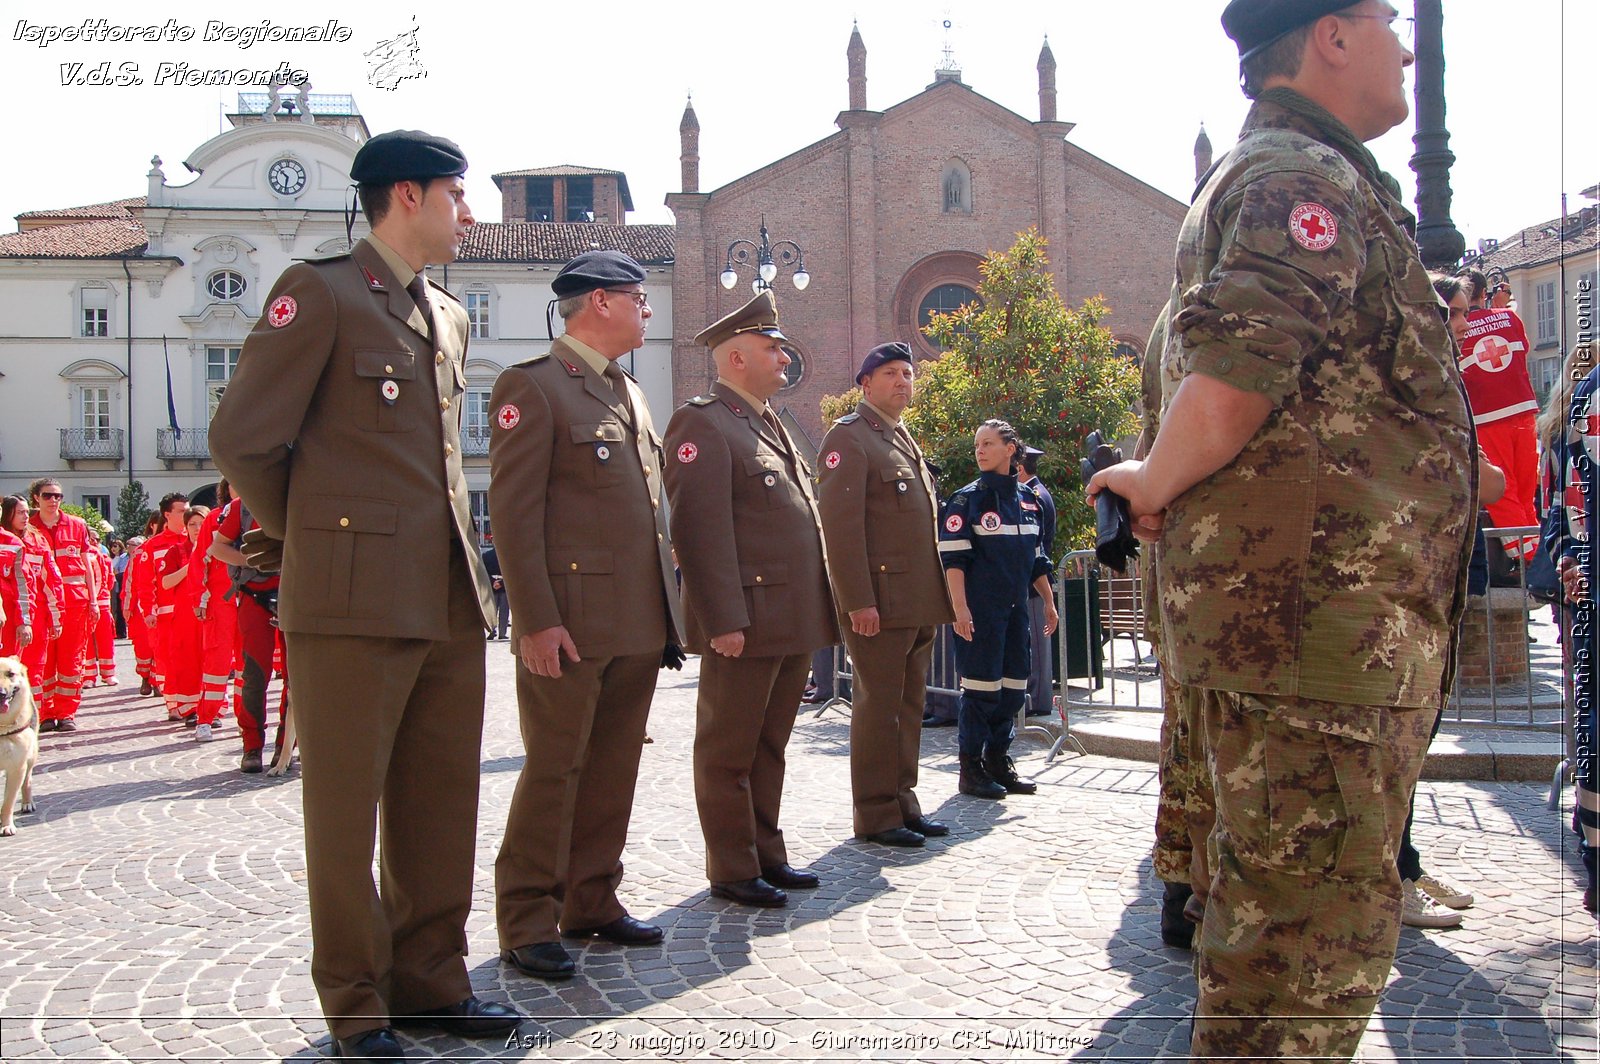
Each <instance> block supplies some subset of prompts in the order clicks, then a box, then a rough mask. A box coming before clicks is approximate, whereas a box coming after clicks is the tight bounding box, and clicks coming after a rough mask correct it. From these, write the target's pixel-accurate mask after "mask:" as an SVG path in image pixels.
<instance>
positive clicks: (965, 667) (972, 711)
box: [955, 600, 1030, 757]
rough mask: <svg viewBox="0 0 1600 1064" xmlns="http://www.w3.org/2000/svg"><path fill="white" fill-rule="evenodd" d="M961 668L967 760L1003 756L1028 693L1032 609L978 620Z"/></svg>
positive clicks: (960, 644) (961, 741)
mask: <svg viewBox="0 0 1600 1064" xmlns="http://www.w3.org/2000/svg"><path fill="white" fill-rule="evenodd" d="M955 643H956V668H957V669H959V670H960V672H961V706H960V709H959V710H958V713H957V717H956V741H957V744H958V745H959V748H960V751H961V754H962V756H963V757H965V756H969V755H970V756H977V755H979V754H982V753H983V752H984V749H985V748H988V749H989V750H992V751H994V752H995V753H997V754H1000V753H1004V752H1005V751H1006V750H1007V749H1009V748H1010V746H1011V738H1012V735H1013V733H1014V731H1015V727H1016V717H1017V713H1018V712H1019V711H1020V710H1021V709H1022V696H1023V694H1024V693H1025V692H1026V691H1027V689H1028V678H1029V673H1030V669H1029V660H1030V654H1029V648H1028V603H1027V601H1026V600H1024V601H1022V602H1020V603H1018V604H1016V605H1015V606H1012V607H1011V608H1010V609H1008V610H1006V611H1005V612H1004V613H998V614H991V615H986V616H979V615H976V614H974V616H973V632H972V641H971V642H968V641H967V640H965V639H961V638H959V637H958V638H957V639H956V641H955Z"/></svg>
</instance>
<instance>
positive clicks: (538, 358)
mask: <svg viewBox="0 0 1600 1064" xmlns="http://www.w3.org/2000/svg"><path fill="white" fill-rule="evenodd" d="M549 357H550V352H548V351H542V352H540V353H539V354H537V355H534V356H533V357H532V358H525V359H523V360H522V361H521V362H514V363H512V365H514V366H532V365H536V364H538V363H540V362H544V361H546V360H547V359H549Z"/></svg>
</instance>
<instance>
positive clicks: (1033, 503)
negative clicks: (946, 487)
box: [939, 473, 1050, 617]
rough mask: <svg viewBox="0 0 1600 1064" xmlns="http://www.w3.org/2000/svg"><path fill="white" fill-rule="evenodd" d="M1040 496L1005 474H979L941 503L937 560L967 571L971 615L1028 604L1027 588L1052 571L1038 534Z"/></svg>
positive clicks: (968, 601) (984, 614)
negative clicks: (942, 508)
mask: <svg viewBox="0 0 1600 1064" xmlns="http://www.w3.org/2000/svg"><path fill="white" fill-rule="evenodd" d="M1039 514H1040V507H1039V496H1038V495H1037V494H1035V493H1034V491H1033V489H1032V488H1026V487H1023V486H1021V485H1019V484H1018V483H1017V481H1016V478H1015V477H1011V476H1007V475H1006V474H1004V473H983V474H981V475H980V476H979V477H978V479H977V480H974V481H973V482H972V483H971V484H968V485H967V486H966V487H964V488H962V489H960V490H959V491H957V492H956V493H955V494H953V495H951V496H950V498H949V499H947V500H946V501H945V504H944V512H943V513H942V514H941V515H940V519H939V558H940V560H941V561H942V562H943V563H944V567H945V568H946V569H960V570H962V571H963V572H965V573H966V574H967V608H968V609H970V610H971V611H972V615H973V616H974V617H979V616H994V615H995V614H1003V613H1005V612H1007V611H1008V610H1010V609H1011V608H1012V607H1014V606H1016V605H1018V604H1021V605H1023V606H1026V605H1027V602H1028V588H1029V587H1030V586H1031V585H1032V584H1033V582H1034V580H1036V579H1038V578H1039V577H1040V576H1045V575H1048V574H1049V572H1050V559H1049V558H1047V557H1046V556H1045V553H1044V545H1043V543H1042V542H1041V540H1040V538H1039V527H1040V526H1039Z"/></svg>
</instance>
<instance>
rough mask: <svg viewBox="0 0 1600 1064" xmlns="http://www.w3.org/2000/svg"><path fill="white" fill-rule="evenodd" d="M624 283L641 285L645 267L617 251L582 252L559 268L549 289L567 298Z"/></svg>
mask: <svg viewBox="0 0 1600 1064" xmlns="http://www.w3.org/2000/svg"><path fill="white" fill-rule="evenodd" d="M623 284H644V267H643V266H640V265H639V264H638V263H637V262H635V261H634V260H633V259H632V258H631V257H630V256H628V255H624V254H623V253H622V252H620V251H585V252H584V253H583V254H581V255H578V256H577V257H575V258H574V259H573V260H572V261H571V262H569V263H567V264H566V265H565V266H563V267H561V272H560V273H558V274H556V279H555V280H554V281H551V282H550V290H551V291H552V292H554V293H555V294H556V298H557V299H566V298H567V297H568V296H581V295H583V293H585V292H593V291H594V290H595V289H596V288H611V287H613V286H615V285H623Z"/></svg>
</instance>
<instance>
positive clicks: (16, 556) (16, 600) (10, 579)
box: [0, 528, 33, 658]
mask: <svg viewBox="0 0 1600 1064" xmlns="http://www.w3.org/2000/svg"><path fill="white" fill-rule="evenodd" d="M29 608H30V601H29V598H28V558H27V553H26V551H25V549H24V548H23V546H22V540H20V539H18V538H17V537H16V536H14V535H12V534H11V533H10V532H7V531H6V530H5V529H3V528H0V610H4V611H5V615H6V616H5V621H4V622H3V623H0V658H15V657H19V656H20V655H21V651H22V646H23V643H25V642H28V643H31V642H32V641H33V622H32V619H31V618H30V617H29V615H28V614H29Z"/></svg>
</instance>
